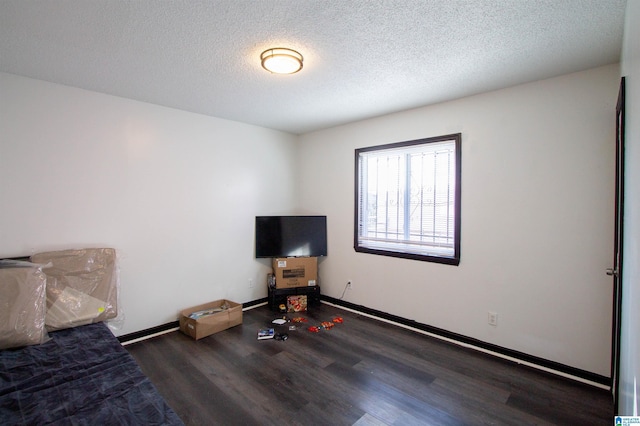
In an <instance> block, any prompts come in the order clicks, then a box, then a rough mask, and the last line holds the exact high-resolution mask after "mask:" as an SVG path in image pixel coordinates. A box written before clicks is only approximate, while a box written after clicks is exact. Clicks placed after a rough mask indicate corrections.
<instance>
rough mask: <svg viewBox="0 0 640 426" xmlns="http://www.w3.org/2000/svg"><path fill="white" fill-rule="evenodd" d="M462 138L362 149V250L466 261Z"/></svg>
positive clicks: (358, 216) (358, 239)
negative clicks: (462, 232)
mask: <svg viewBox="0 0 640 426" xmlns="http://www.w3.org/2000/svg"><path fill="white" fill-rule="evenodd" d="M460 139H461V135H460V133H457V134H453V135H446V136H439V137H434V138H428V139H420V140H415V141H408V142H399V143H393V144H389V145H381V146H374V147H368V148H361V149H356V152H355V154H356V158H355V160H356V161H355V162H356V164H355V167H356V179H355V180H356V183H355V184H356V187H355V198H356V199H355V238H354V240H355V241H354V248H355V250H356V251H358V252H364V253H372V254H380V255H386V256H394V257H404V258H409V259H417V260H425V261H431V262H439V263H446V264H451V265H458V264H459V263H460V176H461V173H460V164H461V162H460Z"/></svg>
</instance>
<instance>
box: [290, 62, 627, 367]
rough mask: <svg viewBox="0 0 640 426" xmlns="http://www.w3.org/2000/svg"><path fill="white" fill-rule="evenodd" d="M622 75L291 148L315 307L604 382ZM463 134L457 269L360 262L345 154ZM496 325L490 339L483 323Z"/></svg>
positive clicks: (346, 130) (596, 74)
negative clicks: (362, 311) (442, 334)
mask: <svg viewBox="0 0 640 426" xmlns="http://www.w3.org/2000/svg"><path fill="white" fill-rule="evenodd" d="M618 71H619V70H618V66H617V65H611V66H606V67H601V68H597V69H593V70H589V71H585V72H581V73H576V74H571V75H566V76H562V77H558V78H554V79H549V80H545V81H539V82H534V83H530V84H526V85H521V86H517V87H512V88H508V89H505V90H500V91H496V92H491V93H486V94H482V95H478V96H473V97H469V98H465V99H460V100H457V101H453V102H448V103H443V104H439V105H435V106H430V107H425V108H419V109H415V110H411V111H406V112H402V113H398V114H394V115H389V116H385V117H380V118H376V119H372V120H367V121H363V122H358V123H352V124H349V125H345V126H341V127H337V128H333V129H328V130H325V131H319V132H315V133H311V134H307V135H303V136H302V137H301V147H300V153H299V155H300V168H299V170H300V176H301V178H302V180H301V183H302V184H303V185H304V188H305V191H304V193H303V199H302V205H303V206H304V207H305V208H307V209H309V210H312V211H315V212H317V213H323V214H327V216H328V225H329V236H328V237H329V255H328V257H327V258H325V259H323V260H322V261H321V263H320V274H321V276H320V280H321V285H322V293H323V294H327V295H329V296H332V297H340V296H341V294H342V292H343V290H344V287H345V283H346V282H347V280H353V282H354V286H353V290H349V291H347V293H346V295H345V300H347V301H349V302H353V303H356V304H360V305H364V306H367V307H370V308H373V309H378V310H382V311H385V312H388V313H391V314H395V315H399V316H401V317H405V318H408V319H413V320H416V321H418V322H421V323H426V324H429V325H432V326H435V327H440V328H443V329H445V330H449V331H452V332H455V333H460V334H462V335H465V336H469V337H472V338H476V339H479V340H482V341H485V342H489V343H492V344H496V345H499V346H502V347H506V348H510V349H514V350H517V351H522V352H525V353H528V354H531V355H535V356H539V357H542V358H545V359H548V360H552V361H556V362H560V363H563V364H566V365H569V366H573V367H577V368H580V369H584V370H587V371H590V372H593V373H596V374H600V375H603V376H609V373H610V334H611V293H612V292H611V279H610V278H609V277H607V276H606V275H605V269H606V268H607V267H610V266H611V259H612V247H613V208H614V193H613V185H614V168H615V155H614V154H615V103H616V98H617V92H618V80H619V73H618ZM456 132H461V133H462V233H461V235H462V246H461V256H462V257H461V263H460V266H458V267H455V266H449V265H440V264H434V263H427V262H420V261H412V260H405V259H397V258H390V257H383V256H376V255H370V254H364V253H356V252H355V251H354V249H353V226H354V225H353V211H354V207H353V206H354V149H355V148H360V147H365V146H372V145H378V144H385V143H391V142H400V141H405V140H412V139H419V138H425V137H430V136H438V135H444V134H449V133H456ZM488 311H496V312H498V315H499V316H498V326H497V327H493V326H490V325H488V324H487V312H488Z"/></svg>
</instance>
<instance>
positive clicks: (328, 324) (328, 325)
mask: <svg viewBox="0 0 640 426" xmlns="http://www.w3.org/2000/svg"><path fill="white" fill-rule="evenodd" d="M320 325H321V326H322V328H324V329H325V330H330V329H332V328H333V326H334V325H335V324H334V323H332V322H331V321H322V322H321V323H320Z"/></svg>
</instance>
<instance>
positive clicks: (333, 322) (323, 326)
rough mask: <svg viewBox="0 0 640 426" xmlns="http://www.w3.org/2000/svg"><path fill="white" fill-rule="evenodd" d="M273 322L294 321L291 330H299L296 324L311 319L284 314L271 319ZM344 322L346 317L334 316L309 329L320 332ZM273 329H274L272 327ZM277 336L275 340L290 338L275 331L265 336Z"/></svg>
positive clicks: (278, 323)
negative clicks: (273, 333)
mask: <svg viewBox="0 0 640 426" xmlns="http://www.w3.org/2000/svg"><path fill="white" fill-rule="evenodd" d="M271 322H272V323H273V324H277V325H284V324H286V323H288V322H292V323H294V324H292V325H290V326H289V330H290V331H295V330H297V326H296V325H295V324H302V323H307V322H309V320H308V319H307V318H305V317H293V318H288V317H286V316H283V317H281V318H276V319H274V320H273V321H271ZM342 323H344V319H343V318H342V317H339V316H335V317H333V318H332V319H331V320H330V321H322V322H320V324H318V325H312V326H310V327H307V330H308V331H310V332H312V333H319V332H320V331H321V330H331V329H332V328H333V327H335V326H336V324H342ZM271 330H273V329H271ZM272 337H275V340H287V339H288V338H289V336H288V335H287V334H286V333H282V334H281V333H275V335H274V336H271V337H263V338H265V339H269V338H272ZM258 339H261V337H260V335H258Z"/></svg>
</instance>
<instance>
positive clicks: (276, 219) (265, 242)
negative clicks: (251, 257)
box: [256, 216, 327, 257]
mask: <svg viewBox="0 0 640 426" xmlns="http://www.w3.org/2000/svg"><path fill="white" fill-rule="evenodd" d="M326 255H327V217H326V216H256V257H307V256H310V257H318V256H326Z"/></svg>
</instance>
